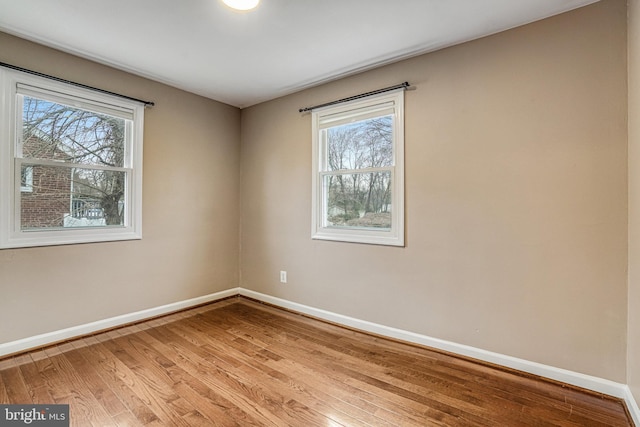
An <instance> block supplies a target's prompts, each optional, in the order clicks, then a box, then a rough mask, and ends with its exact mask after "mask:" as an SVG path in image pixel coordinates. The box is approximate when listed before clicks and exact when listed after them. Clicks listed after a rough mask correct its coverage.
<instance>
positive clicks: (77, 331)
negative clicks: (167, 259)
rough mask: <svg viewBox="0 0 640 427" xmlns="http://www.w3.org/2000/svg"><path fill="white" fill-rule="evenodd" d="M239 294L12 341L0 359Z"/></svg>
mask: <svg viewBox="0 0 640 427" xmlns="http://www.w3.org/2000/svg"><path fill="white" fill-rule="evenodd" d="M238 294H239V288H233V289H228V290H226V291H221V292H216V293H213V294H209V295H204V296H201V297H197V298H192V299H188V300H184V301H178V302H174V303H171V304H166V305H162V306H159V307H154V308H150V309H147V310H141V311H136V312H134V313H128V314H123V315H121V316H116V317H110V318H108V319H103V320H98V321H96V322H91V323H86V324H84V325H79V326H73V327H71V328H66V329H61V330H58V331H53V332H48V333H45V334H41V335H36V336H33V337H28V338H23V339H20V340H17V341H11V342H7V343H2V344H0V357H2V356H6V355H9V354H14V353H19V352H21V351H25V350H29V349H33V348H37V347H42V346H45V345H50V344H54V343H57V342H61V341H65V340H68V339H71V338H75V337H79V336H82V335H88V334H92V333H95V332H99V331H104V330H106V329H110V328H114V327H117V326H122V325H126V324H128V323H133V322H138V321H141V320H145V319H150V318H152V317H156V316H162V315H164V314H169V313H172V312H175V311H179V310H183V309H185V308H189V307H194V306H196V305H200V304H206V303H208V302H212V301H216V300H219V299H223V298H227V297H232V296H235V295H238Z"/></svg>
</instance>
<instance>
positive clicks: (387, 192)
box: [324, 172, 391, 230]
mask: <svg viewBox="0 0 640 427" xmlns="http://www.w3.org/2000/svg"><path fill="white" fill-rule="evenodd" d="M324 191H325V195H324V197H325V201H326V206H327V209H326V216H327V217H326V224H327V226H329V227H348V228H374V229H377V230H379V229H390V228H391V172H372V173H356V174H337V175H325V177H324Z"/></svg>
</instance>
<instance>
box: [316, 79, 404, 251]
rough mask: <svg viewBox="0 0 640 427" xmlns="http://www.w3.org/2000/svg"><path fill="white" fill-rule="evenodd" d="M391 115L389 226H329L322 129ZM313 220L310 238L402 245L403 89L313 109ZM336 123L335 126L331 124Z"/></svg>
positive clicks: (324, 148) (325, 155)
mask: <svg viewBox="0 0 640 427" xmlns="http://www.w3.org/2000/svg"><path fill="white" fill-rule="evenodd" d="M389 112H391V115H392V117H393V164H392V165H391V167H390V168H388V170H389V171H390V172H391V180H392V194H391V228H390V229H389V230H386V229H385V230H375V229H370V228H368V229H364V228H362V227H352V228H349V227H331V226H330V225H328V224H327V223H326V217H327V216H326V209H327V207H326V202H325V200H326V197H325V189H324V188H323V187H324V184H323V182H324V180H323V172H327V171H328V169H327V167H326V165H327V163H328V162H327V161H326V157H327V150H326V147H325V145H326V144H324V143H323V141H322V133H323V130H324V129H327V128H331V127H332V125H331V123H332V122H336V123H338V125H339V124H344V123H346V122H348V121H357V120H362V119H365V118H374V117H381V116H386V115H389V114H390V113H389ZM311 120H312V132H313V138H312V140H313V154H312V170H313V175H312V207H311V208H312V209H311V211H312V220H311V237H312V239H318V240H334V241H341V242H352V243H366V244H375V245H389V246H404V234H405V233H404V90H397V91H393V92H387V93H383V94H379V95H372V96H369V97H366V98H362V99H359V100H355V101H350V102H345V103H341V104H336V105H333V106H328V107H324V108H319V109H316V110H314V111H313V112H312V119H311ZM334 126H336V125H334ZM363 171H365V170H364V169H363Z"/></svg>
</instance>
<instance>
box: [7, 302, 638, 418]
mask: <svg viewBox="0 0 640 427" xmlns="http://www.w3.org/2000/svg"><path fill="white" fill-rule="evenodd" d="M0 403H36V404H40V403H42V404H51V403H68V404H70V417H71V425H72V426H96V427H97V426H100V427H102V426H139V425H146V426H252V425H258V426H262V425H264V426H305V427H306V426H329V427H333V426H403V427H404V426H632V425H633V424H632V423H631V421H630V418H629V416H628V415H627V413H626V412H625V408H624V405H623V403H622V402H621V401H620V400H617V399H613V398H609V397H606V396H601V395H597V394H595V393H591V392H585V391H582V390H578V389H575V388H573V387H570V386H563V385H561V384H555V383H551V382H546V381H543V380H540V379H537V378H533V377H531V376H527V375H524V374H518V373H515V372H510V371H506V370H501V369H495V368H494V367H490V366H487V365H483V364H479V363H475V362H473V361H470V360H465V359H460V358H457V357H453V356H451V355H448V354H444V353H441V352H436V351H432V350H429V349H425V348H421V347H416V346H412V345H407V344H402V343H398V342H393V341H389V340H385V339H382V338H378V337H374V336H370V335H366V334H361V333H358V332H355V331H351V330H348V329H343V328H340V327H337V326H334V325H330V324H327V323H324V322H319V321H316V320H312V319H309V318H306V317H303V316H300V315H297V314H295V313H290V312H286V311H282V310H279V309H276V308H273V307H269V306H266V305H263V304H259V303H257V302H254V301H250V300H247V299H244V298H232V299H229V300H225V301H221V302H217V303H213V304H210V305H207V306H203V307H198V308H196V309H193V310H189V311H186V312H182V313H178V314H174V315H170V316H166V317H163V318H160V319H156V320H152V321H148V322H144V323H140V324H137V325H133V326H129V327H126V328H121V329H116V330H113V331H110V332H106V333H102V334H98V335H94V336H91V337H86V338H83V339H78V340H76V341H72V342H67V343H64V344H61V345H57V346H53V347H49V348H46V349H44V350H39V351H35V352H31V353H26V354H22V355H19V356H15V357H12V358H7V359H4V360H0Z"/></svg>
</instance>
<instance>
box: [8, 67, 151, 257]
mask: <svg viewBox="0 0 640 427" xmlns="http://www.w3.org/2000/svg"><path fill="white" fill-rule="evenodd" d="M0 99H2V100H3V103H2V104H1V105H0V248H11V247H24V246H46V245H59V244H70V243H87V242H101V241H112V240H128V239H139V238H141V225H142V224H141V219H142V212H141V208H142V194H141V193H142V128H143V115H144V107H143V105H142V104H141V103H138V102H135V101H129V100H124V99H121V98H119V97H115V96H110V95H105V94H102V93H98V92H96V91H92V90H89V89H83V88H79V87H75V86H72V85H68V84H65V83H60V82H57V81H52V80H50V79H45V78H42V77H38V76H33V75H30V74H26V73H22V72H19V71H13V70H4V69H0Z"/></svg>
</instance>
